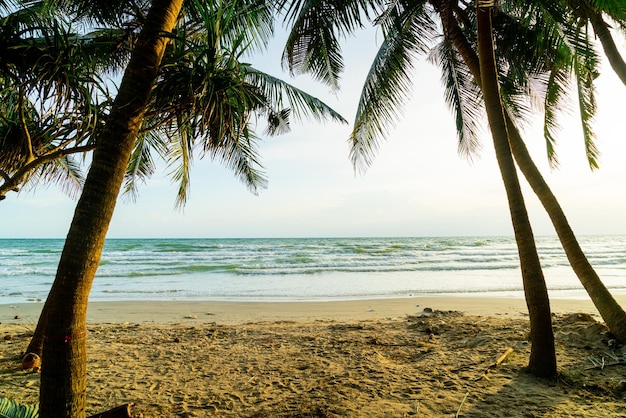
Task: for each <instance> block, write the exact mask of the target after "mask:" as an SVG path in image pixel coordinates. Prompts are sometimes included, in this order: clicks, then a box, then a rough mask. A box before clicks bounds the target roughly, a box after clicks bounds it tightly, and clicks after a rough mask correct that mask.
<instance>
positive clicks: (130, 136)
mask: <svg viewBox="0 0 626 418" xmlns="http://www.w3.org/2000/svg"><path fill="white" fill-rule="evenodd" d="M181 4H182V0H154V1H153V3H152V7H151V9H150V12H149V13H148V17H147V20H146V23H145V26H144V28H143V30H142V32H141V34H140V37H139V40H138V42H137V46H136V47H135V50H134V51H133V55H132V58H131V61H130V63H129V65H128V67H127V69H126V72H125V74H124V77H123V79H122V83H121V85H120V89H119V93H118V95H117V98H116V100H115V103H114V104H113V107H112V109H111V114H110V115H109V118H108V120H107V122H106V125H105V128H104V130H103V132H102V134H101V135H100V137H99V141H98V148H97V150H96V151H95V152H94V155H93V162H92V165H91V168H90V170H89V174H88V175H87V179H86V181H85V186H84V188H83V192H82V194H81V197H80V199H79V201H78V204H77V206H76V210H75V213H74V218H73V220H72V224H71V226H70V230H69V232H68V235H67V238H66V240H65V246H64V248H63V252H62V255H61V260H60V262H59V267H58V269H57V274H56V278H55V281H54V284H53V285H52V289H51V291H50V294H49V296H48V299H47V301H46V305H47V306H46V307H45V308H44V310H45V312H46V313H47V314H46V315H45V317H44V319H46V320H45V327H44V328H45V334H44V340H43V356H42V361H43V363H42V369H41V372H42V373H41V389H40V416H41V417H42V418H62V417H72V418H75V417H84V416H85V399H86V388H87V381H86V359H87V356H86V355H87V350H86V338H87V330H86V315H87V302H88V297H89V291H90V289H91V284H92V282H93V278H94V276H95V273H96V269H97V267H98V263H99V261H100V256H101V253H102V247H103V245H104V240H105V237H106V233H107V230H108V227H109V223H110V221H111V218H112V216H113V211H114V208H115V204H116V201H117V196H118V194H119V190H120V188H121V185H122V181H123V178H124V172H125V169H126V166H127V164H128V160H129V158H130V154H131V151H132V148H133V144H134V142H135V138H136V136H137V131H138V129H139V126H140V124H141V120H142V117H143V112H144V110H145V106H146V103H147V101H148V96H149V93H150V90H151V88H152V85H153V84H154V81H155V79H156V76H157V73H158V70H159V65H160V62H161V58H162V57H163V53H164V51H165V47H166V45H167V38H166V37H165V36H163V35H164V34H166V33H169V32H171V30H172V29H173V27H174V24H175V22H176V19H177V16H178V14H179V12H180V8H181Z"/></svg>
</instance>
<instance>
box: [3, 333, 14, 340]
mask: <svg viewBox="0 0 626 418" xmlns="http://www.w3.org/2000/svg"><path fill="white" fill-rule="evenodd" d="M12 339H13V336H12V335H11V334H7V335H5V336H4V341H11V340H12Z"/></svg>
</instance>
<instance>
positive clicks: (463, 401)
mask: <svg viewBox="0 0 626 418" xmlns="http://www.w3.org/2000/svg"><path fill="white" fill-rule="evenodd" d="M468 396H469V392H465V396H463V400H462V401H461V404H460V405H459V408H458V409H457V410H456V414H454V418H459V414H460V413H461V408H462V407H463V404H464V403H465V400H466V399H467V397H468Z"/></svg>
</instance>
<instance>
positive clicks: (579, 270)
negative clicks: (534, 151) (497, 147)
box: [507, 115, 626, 342]
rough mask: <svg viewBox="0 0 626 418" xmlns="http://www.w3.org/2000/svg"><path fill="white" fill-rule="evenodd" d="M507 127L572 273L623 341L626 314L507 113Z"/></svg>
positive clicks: (516, 154) (521, 164) (625, 334)
mask: <svg viewBox="0 0 626 418" xmlns="http://www.w3.org/2000/svg"><path fill="white" fill-rule="evenodd" d="M507 126H508V127H509V142H510V144H511V150H512V151H513V156H514V157H515V161H517V165H518V166H519V168H520V170H521V171H522V173H523V174H524V176H525V177H526V180H527V181H528V184H529V185H530V187H531V188H532V189H533V191H534V192H535V194H536V195H537V197H538V198H539V200H540V201H541V204H542V205H543V207H544V208H545V210H546V212H547V213H548V216H549V217H550V220H551V221H552V225H554V229H555V230H556V233H557V235H558V237H559V239H560V241H561V245H562V246H563V249H564V250H565V254H566V255H567V259H568V260H569V263H570V265H571V266H572V269H573V270H574V273H575V274H576V276H578V279H579V280H580V282H581V283H582V285H583V287H584V288H585V290H586V291H587V293H588V294H589V297H590V298H591V300H592V301H593V304H594V305H595V307H596V309H598V312H600V315H601V316H602V319H604V322H605V323H606V325H607V327H608V328H609V329H610V330H611V332H612V333H613V335H614V336H615V338H617V339H618V340H619V341H620V342H626V313H625V312H624V310H623V309H622V307H621V306H620V305H619V304H618V303H617V301H616V300H615V298H614V297H613V295H611V293H610V292H609V290H608V289H607V288H606V286H605V285H604V283H602V280H600V277H599V276H598V273H596V271H595V270H594V268H593V267H592V266H591V264H590V263H589V260H588V259H587V257H586V256H585V253H584V252H583V250H582V248H581V247H580V244H579V243H578V241H577V240H576V236H575V235H574V231H572V228H571V227H570V225H569V222H568V221H567V217H566V216H565V213H564V212H563V209H562V208H561V205H559V202H558V201H557V199H556V197H555V196H554V194H553V193H552V190H550V188H549V187H548V184H547V183H546V182H545V180H544V178H543V176H542V175H541V173H540V172H539V169H538V168H537V166H536V165H535V163H534V162H533V160H532V158H531V157H530V154H529V153H528V149H527V148H526V145H525V144H524V141H523V140H522V138H521V135H520V133H519V131H518V130H517V128H516V127H515V126H514V125H513V123H512V121H511V120H510V118H509V117H508V115H507Z"/></svg>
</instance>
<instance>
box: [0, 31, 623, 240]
mask: <svg viewBox="0 0 626 418" xmlns="http://www.w3.org/2000/svg"><path fill="white" fill-rule="evenodd" d="M621 46H624V43H623V42H622V44H621ZM280 47H281V45H280V42H279V41H277V42H274V47H273V48H271V49H270V51H268V53H266V54H264V56H263V57H261V58H258V59H257V58H254V59H250V62H252V63H253V65H255V66H257V67H259V68H262V69H263V70H266V71H268V72H270V73H271V74H273V75H279V76H282V77H283V78H288V75H286V74H285V73H284V72H282V71H281V69H280V64H279V60H280ZM376 48H377V47H376V37H375V34H372V33H370V34H369V35H367V36H361V37H360V38H359V40H349V41H348V42H347V43H346V46H345V55H346V71H345V73H344V75H343V80H342V90H341V91H340V92H339V93H332V92H330V91H329V89H328V88H327V87H325V86H323V85H321V84H319V83H313V82H311V81H309V80H308V79H306V77H298V78H295V79H290V81H291V82H292V83H293V84H295V85H297V86H299V87H302V88H304V89H306V90H307V91H308V92H310V93H312V94H313V95H315V96H317V97H319V98H321V99H323V100H324V101H326V103H328V104H329V105H331V106H332V107H333V108H335V109H336V110H338V111H339V112H340V113H341V114H342V115H343V116H344V117H345V118H346V119H348V120H349V121H352V119H353V118H354V113H355V109H356V106H357V102H358V97H359V93H360V88H361V85H362V83H363V80H364V78H365V74H366V73H367V71H368V69H369V64H370V63H371V59H372V56H373V54H374V53H375V50H376ZM622 49H624V48H622ZM414 79H415V87H414V91H413V100H412V101H411V102H410V103H409V104H408V105H407V106H406V108H405V110H404V113H403V116H402V117H401V122H400V123H398V125H397V128H396V129H395V130H394V131H393V132H392V133H391V135H389V139H388V140H387V141H386V142H385V143H384V144H383V146H382V147H381V149H380V152H379V153H378V156H377V157H376V159H375V161H374V164H373V165H372V167H371V168H370V169H369V170H368V172H367V173H366V174H365V175H363V176H357V175H355V174H354V171H353V169H352V166H351V163H350V161H349V159H348V152H349V144H348V142H347V138H348V135H349V132H350V127H349V126H347V125H344V126H342V125H339V124H335V123H331V122H327V123H325V124H319V123H315V122H312V121H311V122H306V121H305V122H303V123H292V131H291V132H290V133H288V134H286V135H283V136H280V137H273V138H266V139H265V140H264V141H263V142H262V145H261V149H260V153H261V156H262V161H263V165H264V167H265V171H266V174H267V176H268V178H269V186H268V188H267V189H265V190H262V191H261V192H260V193H259V195H258V196H255V195H253V194H251V193H250V192H249V191H248V190H247V189H246V187H245V186H244V185H243V184H242V183H240V182H239V181H238V180H236V179H235V178H234V176H233V174H232V173H231V172H230V171H228V170H227V169H225V168H223V167H222V166H221V165H220V163H219V162H213V161H211V160H209V159H204V160H196V161H195V162H194V166H193V170H192V182H191V198H190V200H189V203H188V204H187V206H186V207H185V209H184V211H176V210H175V209H174V198H175V193H176V188H175V187H174V186H172V184H171V182H170V180H169V179H168V178H167V177H166V176H164V175H163V174H164V173H165V172H166V168H165V167H164V166H163V167H162V170H161V171H160V173H159V175H158V176H155V177H154V178H153V179H152V180H150V181H149V182H148V183H147V184H146V185H143V186H142V187H141V189H140V197H139V199H138V201H137V202H136V203H129V202H126V201H125V200H123V199H122V200H121V201H120V203H119V204H118V206H117V209H116V213H115V215H114V219H113V222H112V224H111V228H110V230H109V237H207V238H220V237H331V236H444V235H445V236H451V235H452V236H453V235H511V234H512V228H511V222H510V218H509V212H508V207H507V204H506V197H505V194H504V188H503V186H502V181H501V177H500V174H499V171H498V167H497V164H496V162H495V157H494V152H493V146H492V142H491V137H490V135H488V134H487V132H486V131H485V134H484V135H483V136H482V145H483V149H482V151H481V153H480V158H479V159H476V160H474V161H473V162H470V161H467V160H465V159H462V158H461V157H459V156H458V154H457V149H456V140H457V138H456V134H455V131H454V122H453V120H452V117H451V114H450V112H449V111H448V109H447V107H446V106H445V104H444V102H443V89H442V87H441V83H440V80H439V72H438V70H437V69H436V68H435V67H434V66H433V65H432V64H430V63H427V62H424V61H423V60H422V61H420V62H419V63H418V64H417V65H416V70H415V77H414ZM597 87H598V92H597V93H598V117H597V119H596V123H595V129H596V132H597V136H598V146H599V148H600V150H601V152H602V156H601V160H600V162H601V168H600V170H598V171H596V172H591V171H590V169H589V167H588V165H587V163H586V160H585V157H584V148H583V141H582V136H581V133H580V125H579V123H578V122H577V119H576V112H575V111H572V114H573V116H572V117H570V118H563V119H562V125H563V130H562V132H561V134H560V136H559V147H558V152H559V156H560V161H561V167H560V169H559V170H556V171H551V170H550V169H549V168H548V165H547V162H546V157H545V145H544V142H543V137H542V134H541V125H540V124H536V125H534V126H531V127H528V128H527V129H526V130H525V134H524V137H525V139H526V142H527V145H528V147H529V149H530V150H531V153H532V155H533V156H534V158H535V162H536V163H537V165H538V166H539V167H540V169H541V170H542V172H543V174H544V176H545V178H546V180H547V182H548V184H549V185H550V186H551V187H552V189H553V191H554V193H555V194H556V196H557V198H558V199H559V201H560V203H561V205H562V206H563V209H564V211H565V213H566V215H567V216H568V218H569V220H570V224H571V225H572V227H573V229H574V231H575V232H576V233H577V234H578V235H585V234H626V220H625V219H624V215H625V214H626V187H625V186H626V185H625V180H626V164H625V163H624V161H625V160H626V138H624V136H625V134H624V132H625V130H624V122H625V119H626V117H625V115H624V105H623V98H624V97H626V87H625V86H623V85H622V84H620V83H619V81H618V80H617V77H615V76H614V75H613V73H612V72H611V71H609V70H605V71H604V74H603V75H602V76H601V77H600V78H599V80H598V83H597ZM259 131H261V129H259ZM258 133H261V132H258ZM525 191H526V200H527V205H528V207H529V211H530V216H531V221H532V223H533V226H534V229H535V233H536V234H537V235H550V234H554V231H553V229H552V226H551V224H550V223H549V220H548V218H547V217H546V215H545V214H544V212H543V209H542V208H541V206H540V205H539V203H538V201H537V200H536V198H535V197H534V195H533V194H532V192H531V191H530V189H528V188H527V187H526V188H525ZM74 206H75V201H74V200H71V199H69V198H67V197H66V196H65V195H63V194H62V193H61V192H60V191H59V190H58V189H57V188H56V187H54V186H51V187H49V188H48V189H44V188H41V189H38V190H37V191H36V192H35V193H22V194H19V195H16V194H15V193H12V194H9V195H8V197H7V199H6V200H4V201H2V202H0V237H3V238H7V237H64V236H65V235H66V233H67V230H68V228H69V224H70V221H71V218H72V215H73V210H74Z"/></svg>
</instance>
